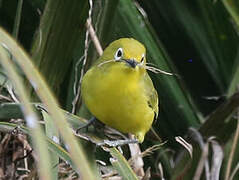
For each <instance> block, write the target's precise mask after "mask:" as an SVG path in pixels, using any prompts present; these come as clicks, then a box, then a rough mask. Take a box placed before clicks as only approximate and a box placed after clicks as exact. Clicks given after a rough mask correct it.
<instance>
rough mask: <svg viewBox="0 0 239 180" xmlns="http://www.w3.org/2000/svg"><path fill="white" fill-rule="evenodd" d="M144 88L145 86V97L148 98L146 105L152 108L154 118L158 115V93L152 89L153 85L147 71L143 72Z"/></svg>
mask: <svg viewBox="0 0 239 180" xmlns="http://www.w3.org/2000/svg"><path fill="white" fill-rule="evenodd" d="M144 84H145V86H144V88H145V93H146V97H147V100H148V105H149V107H150V108H152V110H153V111H154V113H155V115H156V116H155V119H156V118H157V117H158V111H159V108H158V94H157V91H156V90H155V89H154V85H153V82H152V80H151V79H150V77H149V75H148V73H145V76H144Z"/></svg>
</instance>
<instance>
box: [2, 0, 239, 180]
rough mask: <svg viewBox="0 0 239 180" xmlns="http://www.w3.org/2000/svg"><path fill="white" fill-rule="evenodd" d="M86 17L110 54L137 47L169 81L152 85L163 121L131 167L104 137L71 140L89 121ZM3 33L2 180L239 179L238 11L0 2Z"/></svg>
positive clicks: (100, 2)
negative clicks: (116, 48)
mask: <svg viewBox="0 0 239 180" xmlns="http://www.w3.org/2000/svg"><path fill="white" fill-rule="evenodd" d="M89 17H90V19H88V20H89V22H91V24H92V25H93V27H94V29H95V30H96V36H97V37H98V38H99V41H100V44H101V45H102V47H103V48H105V47H106V46H107V45H108V44H109V43H110V42H112V41H113V40H115V39H118V38H120V37H133V38H135V39H137V40H139V41H141V42H142V43H143V44H144V45H145V46H146V48H147V61H148V62H150V63H153V64H154V65H155V66H156V67H158V68H160V69H162V70H164V71H167V72H171V73H173V74H174V76H167V75H164V74H153V73H150V76H151V78H152V79H153V82H154V85H155V87H156V89H157V92H158V94H159V98H160V114H159V118H158V120H157V121H156V122H155V123H154V125H153V129H152V130H151V131H150V132H149V133H148V134H147V136H146V139H145V142H144V143H143V144H141V145H140V149H141V150H140V149H138V150H137V155H136V156H133V155H132V154H133V149H134V148H135V147H134V148H133V145H129V146H127V145H124V146H122V149H121V148H118V150H117V148H110V147H109V144H110V143H109V142H108V141H106V139H111V140H112V139H115V136H116V135H117V139H118V138H119V136H120V137H121V138H122V136H121V135H118V133H117V132H114V131H113V130H112V129H111V130H109V129H107V128H106V129H105V128H102V127H101V125H97V124H96V126H97V128H95V129H94V128H89V130H88V131H84V130H83V131H82V132H81V133H80V134H75V133H72V132H73V131H72V128H73V129H77V127H79V126H82V125H83V124H85V123H86V120H85V119H84V118H90V113H89V112H88V110H87V109H86V107H85V106H84V104H83V102H82V101H81V98H80V91H79V90H80V89H79V87H80V79H81V76H82V74H83V73H84V72H85V71H86V70H87V69H88V68H89V67H90V65H91V64H92V63H93V62H94V60H95V59H96V58H97V57H99V54H98V53H97V51H96V48H95V46H94V42H95V41H94V40H93V38H92V36H91V35H89V34H88V32H89V31H87V27H86V25H85V24H86V20H87V18H89ZM0 26H1V29H0V63H1V67H0V72H1V73H0V83H1V87H0V90H1V91H0V102H1V104H0V135H1V136H0V141H1V144H0V162H3V163H1V164H0V178H10V179H14V178H23V177H25V176H26V177H28V178H29V179H30V178H31V179H32V178H35V177H36V178H40V179H64V178H69V179H75V178H78V177H79V176H80V177H81V178H82V179H89V178H90V177H91V178H90V179H111V178H113V177H119V176H122V177H123V179H137V178H143V179H150V177H151V179H227V180H229V179H238V178H239V173H238V169H239V168H238V167H239V163H238V160H239V157H238V154H239V153H238V151H239V148H238V144H237V142H238V136H239V135H238V134H239V122H238V113H237V112H236V111H237V108H238V106H239V103H238V102H239V101H238V97H239V95H238V81H239V79H238V77H239V76H238V73H239V63H238V62H239V51H238V50H239V49H238V47H239V46H238V45H239V44H238V42H239V37H238V32H239V28H238V27H239V4H238V2H237V1H236V0H222V1H208V0H195V1H186V0H181V1H175V0H168V1H164V0H151V1H142V0H115V1H110V0H95V1H91V0H89V1H87V0H80V1H79V0H72V1H64V0H47V1H45V0H37V1H30V0H27V1H23V0H19V1H7V0H1V1H0ZM6 31H7V32H8V33H7V32H6ZM14 39H15V40H14ZM23 49H25V50H23ZM39 72H40V73H39ZM40 74H41V75H40ZM46 84H47V85H46ZM77 97H78V98H77ZM74 100H76V101H74ZM35 102H37V103H35ZM116 103H117V102H116ZM73 108H74V109H76V111H74V110H72V109H73ZM63 109H64V110H63ZM75 114H77V115H75ZM29 117H30V118H29ZM36 122H39V123H36ZM98 127H99V128H98ZM106 130H107V132H106ZM102 131H104V133H103V132H102ZM112 131H113V132H114V133H113V135H112V134H111V135H109V132H111V133H112ZM73 135H74V136H73ZM176 136H181V137H184V139H185V140H186V142H184V140H182V141H181V142H180V143H178V141H176V140H175V137H176ZM162 141H167V142H166V143H165V144H163V145H162V146H160V147H158V145H159V144H160V143H162ZM188 143H190V144H191V145H192V157H190V155H189V153H188V152H187V151H186V149H187V148H185V147H191V146H190V144H188ZM110 145H112V144H110ZM155 145H156V147H157V148H155ZM182 145H183V146H182ZM136 149H137V148H136ZM188 150H189V151H191V150H190V148H188ZM120 151H123V155H122V154H121V153H120ZM141 151H142V153H141ZM142 157H143V161H142ZM96 160H97V161H96ZM22 167H24V168H23V169H22ZM142 167H144V168H142ZM7 169H8V170H7ZM137 176H138V177H137Z"/></svg>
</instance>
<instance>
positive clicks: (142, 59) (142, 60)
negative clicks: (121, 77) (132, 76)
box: [140, 54, 144, 63]
mask: <svg viewBox="0 0 239 180" xmlns="http://www.w3.org/2000/svg"><path fill="white" fill-rule="evenodd" d="M140 62H141V63H143V62H144V54H143V55H142V58H141V60H140Z"/></svg>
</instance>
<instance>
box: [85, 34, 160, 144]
mask: <svg viewBox="0 0 239 180" xmlns="http://www.w3.org/2000/svg"><path fill="white" fill-rule="evenodd" d="M145 57H146V50H145V47H144V46H143V45H142V44H141V43H140V42H138V41H136V40H135V39H132V38H121V39H118V40H116V41H114V42H112V43H111V44H110V45H109V46H108V47H107V48H106V49H105V50H104V52H103V55H102V56H101V57H100V58H99V59H98V60H97V62H96V63H95V64H94V65H93V66H92V67H91V68H90V69H89V70H88V71H87V72H86V74H85V75H84V77H83V80H82V98H83V101H84V102H85V104H86V106H87V107H88V109H89V110H90V112H91V113H92V114H93V115H94V116H95V117H96V118H97V119H98V120H100V121H101V122H103V123H104V124H106V125H108V126H110V127H113V128H115V129H117V130H119V131H121V132H123V133H131V134H134V135H135V137H136V139H137V140H138V141H139V142H140V143H142V142H143V141H144V136H145V134H146V132H147V131H148V130H149V129H150V127H151V125H152V123H153V120H154V118H157V116H158V95H157V92H156V90H155V89H154V86H153V83H152V80H151V79H150V77H149V75H148V73H147V71H146V58H145Z"/></svg>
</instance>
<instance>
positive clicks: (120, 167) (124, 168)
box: [109, 148, 138, 180]
mask: <svg viewBox="0 0 239 180" xmlns="http://www.w3.org/2000/svg"><path fill="white" fill-rule="evenodd" d="M109 151H110V154H111V156H112V157H113V159H111V160H110V161H111V164H112V165H113V167H114V168H115V169H116V170H117V171H118V173H119V174H120V175H121V176H122V178H123V179H125V180H138V178H137V176H136V174H135V173H134V171H133V170H132V168H131V167H130V165H129V163H128V162H127V161H126V159H125V158H124V156H123V155H122V154H121V153H120V152H119V151H118V150H117V149H116V148H110V149H109Z"/></svg>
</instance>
